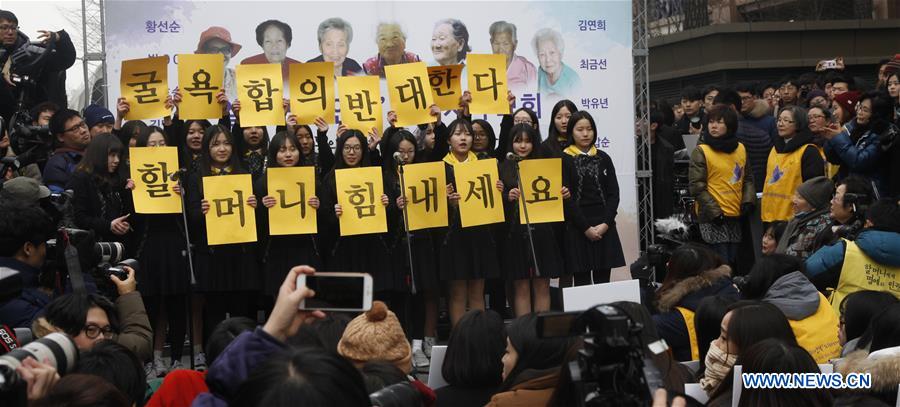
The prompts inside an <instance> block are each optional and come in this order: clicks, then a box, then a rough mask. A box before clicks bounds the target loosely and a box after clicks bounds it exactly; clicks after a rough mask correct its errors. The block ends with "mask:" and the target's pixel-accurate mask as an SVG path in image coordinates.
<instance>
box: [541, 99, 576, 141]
mask: <svg viewBox="0 0 900 407" xmlns="http://www.w3.org/2000/svg"><path fill="white" fill-rule="evenodd" d="M562 108H566V110H568V111H569V114H575V113H576V112H578V107H577V106H575V103H573V102H572V101H571V100H569V99H563V100H560V101H559V102H556V104H555V105H553V110H551V111H550V127H549V128H548V129H547V140H552V141H551V143H556V142H557V140H558V139H559V131H557V129H556V121H555V119H556V115H557V114H559V111H560V110H562ZM569 122H571V118H569ZM565 130H566V131H569V129H565Z"/></svg>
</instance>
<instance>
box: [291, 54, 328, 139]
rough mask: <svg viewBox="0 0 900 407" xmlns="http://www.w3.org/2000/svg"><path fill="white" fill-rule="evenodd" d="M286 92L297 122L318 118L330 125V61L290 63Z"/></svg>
mask: <svg viewBox="0 0 900 407" xmlns="http://www.w3.org/2000/svg"><path fill="white" fill-rule="evenodd" d="M290 95H291V113H293V114H294V115H296V116H297V123H300V124H312V123H315V121H316V118H317V117H321V118H323V119H325V123H329V124H334V62H307V63H305V64H291V65H290Z"/></svg>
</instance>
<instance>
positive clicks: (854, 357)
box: [834, 347, 900, 406]
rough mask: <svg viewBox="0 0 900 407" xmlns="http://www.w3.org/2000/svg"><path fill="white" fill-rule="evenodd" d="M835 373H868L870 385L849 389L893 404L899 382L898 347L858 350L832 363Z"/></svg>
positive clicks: (899, 356)
mask: <svg viewBox="0 0 900 407" xmlns="http://www.w3.org/2000/svg"><path fill="white" fill-rule="evenodd" d="M834 371H835V373H841V374H843V375H844V376H846V375H847V374H848V373H870V374H871V375H872V387H871V388H868V389H859V390H850V391H851V392H853V393H857V394H860V393H861V394H868V395H870V396H874V397H877V398H879V399H881V400H882V401H884V402H885V403H888V405H891V406H893V405H894V404H895V403H896V402H897V383H900V347H892V348H885V349H881V350H878V351H875V352H872V353H869V352H868V351H866V350H858V351H855V352H853V353H851V354H849V355H847V357H846V358H844V359H842V360H841V361H839V362H837V363H835V365H834Z"/></svg>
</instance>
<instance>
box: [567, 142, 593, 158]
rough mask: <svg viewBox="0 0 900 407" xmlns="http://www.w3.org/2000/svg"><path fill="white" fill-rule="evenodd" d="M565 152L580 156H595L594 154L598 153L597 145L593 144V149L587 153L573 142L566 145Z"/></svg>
mask: <svg viewBox="0 0 900 407" xmlns="http://www.w3.org/2000/svg"><path fill="white" fill-rule="evenodd" d="M563 152H564V153H566V154H568V155H570V156H572V157H578V156H579V155H587V156H590V157H593V156H595V155H597V147H594V146H591V149H590V150H588V152H586V153H585V152H584V151H581V149H580V148H578V147H577V146H576V145H574V144H572V145H571V146H568V147H566V149H565V150H563Z"/></svg>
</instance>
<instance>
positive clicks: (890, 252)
mask: <svg viewBox="0 0 900 407" xmlns="http://www.w3.org/2000/svg"><path fill="white" fill-rule="evenodd" d="M854 242H855V243H856V245H857V246H859V249H860V250H862V251H863V252H864V253H865V254H866V255H868V256H869V257H871V258H872V260H875V262H877V263H878V264H883V265H885V266H891V267H900V233H895V232H885V231H881V230H874V229H865V230H863V231H862V232H860V234H859V236H857V237H856V240H854ZM845 252H846V245H845V244H844V241H843V240H840V241H838V242H837V243H835V244H833V245H831V246H825V247H822V248H821V249H819V250H818V251H817V252H815V253H813V255H812V256H810V257H809V258H808V259H806V274H807V275H808V276H810V278H815V277H817V276H818V275H819V274H823V273H828V272H830V273H837V274H838V275H840V270H841V268H842V267H843V266H844V253H845Z"/></svg>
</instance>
